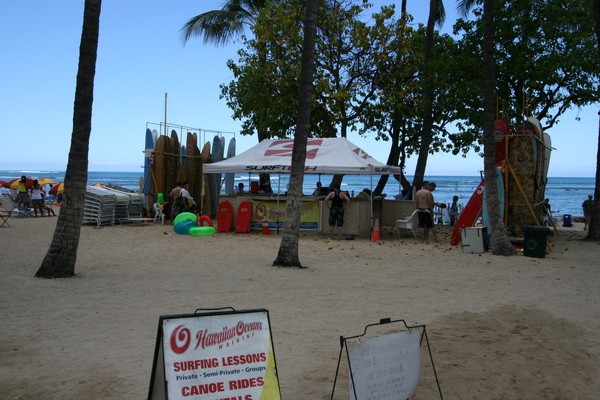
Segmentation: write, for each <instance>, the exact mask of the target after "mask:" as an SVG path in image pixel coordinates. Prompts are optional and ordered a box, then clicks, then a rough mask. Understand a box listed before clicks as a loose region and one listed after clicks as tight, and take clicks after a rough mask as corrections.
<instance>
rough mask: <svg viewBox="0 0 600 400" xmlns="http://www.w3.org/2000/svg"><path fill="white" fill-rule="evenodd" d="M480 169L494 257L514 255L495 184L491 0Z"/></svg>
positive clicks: (488, 1)
mask: <svg viewBox="0 0 600 400" xmlns="http://www.w3.org/2000/svg"><path fill="white" fill-rule="evenodd" d="M474 3H475V0H461V1H459V3H458V5H459V9H460V10H462V11H463V12H464V13H465V14H466V13H467V12H468V10H469V9H470V8H471V7H472V6H473V4H474ZM483 27H484V28H483V29H484V34H483V46H482V47H483V77H484V78H483V79H484V82H483V102H484V106H483V113H484V123H483V166H484V177H485V192H486V202H487V207H488V215H489V218H490V225H491V234H492V247H493V252H494V254H496V255H505V256H511V255H516V254H517V252H516V251H515V249H514V247H513V246H512V244H511V243H510V240H509V239H508V235H507V234H506V231H505V229H504V221H503V220H502V217H501V214H500V200H499V198H498V186H497V180H496V159H495V143H496V142H495V140H496V139H495V134H494V120H495V115H496V113H495V111H496V108H495V89H496V79H495V77H494V65H495V63H494V47H495V41H494V0H484V2H483Z"/></svg>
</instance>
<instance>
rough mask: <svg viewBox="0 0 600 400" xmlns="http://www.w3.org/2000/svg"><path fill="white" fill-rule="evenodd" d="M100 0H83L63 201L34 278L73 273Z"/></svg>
mask: <svg viewBox="0 0 600 400" xmlns="http://www.w3.org/2000/svg"><path fill="white" fill-rule="evenodd" d="M101 3H102V0H85V8H84V12H83V29H82V33H81V44H80V47H79V69H78V72H77V86H76V88H75V105H74V110H73V134H72V135H71V150H70V151H69V159H68V163H67V171H66V173H65V194H66V196H65V197H66V201H65V202H63V206H62V207H61V212H60V215H59V216H58V221H57V223H56V230H55V231H54V237H53V239H52V243H51V244H50V248H49V249H48V253H46V257H44V260H43V261H42V265H41V266H40V268H39V269H38V271H37V273H36V274H35V276H36V277H38V278H67V277H71V276H73V275H75V262H76V260H77V247H78V246H79V235H80V231H81V220H82V218H83V202H84V198H85V186H86V183H87V170H88V151H89V142H90V133H91V130H92V102H93V92H94V76H95V74H96V56H97V50H98V35H99V29H100V6H101Z"/></svg>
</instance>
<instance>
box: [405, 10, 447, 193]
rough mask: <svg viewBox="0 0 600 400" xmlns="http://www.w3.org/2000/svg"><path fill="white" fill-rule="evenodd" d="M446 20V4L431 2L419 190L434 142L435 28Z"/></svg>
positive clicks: (416, 178)
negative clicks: (433, 73)
mask: <svg viewBox="0 0 600 400" xmlns="http://www.w3.org/2000/svg"><path fill="white" fill-rule="evenodd" d="M445 19H446V13H445V10H444V2H443V1H442V0H430V1H429V17H428V18H427V27H426V30H425V57H424V60H423V62H424V67H423V83H424V85H425V88H424V91H423V103H424V106H423V127H422V130H421V144H420V146H419V156H418V158H417V166H416V168H415V176H414V179H413V186H414V187H416V188H417V189H420V188H421V185H422V183H423V177H424V176H425V167H426V166H427V158H428V156H429V146H431V142H432V140H433V133H432V131H433V100H434V88H433V79H432V74H431V69H430V68H431V62H432V60H433V43H434V40H433V39H434V34H435V32H434V28H435V25H436V24H438V25H439V26H441V25H442V24H443V23H444V20H445Z"/></svg>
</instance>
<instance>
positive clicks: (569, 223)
mask: <svg viewBox="0 0 600 400" xmlns="http://www.w3.org/2000/svg"><path fill="white" fill-rule="evenodd" d="M563 226H567V227H571V226H573V222H572V221H571V214H565V215H563Z"/></svg>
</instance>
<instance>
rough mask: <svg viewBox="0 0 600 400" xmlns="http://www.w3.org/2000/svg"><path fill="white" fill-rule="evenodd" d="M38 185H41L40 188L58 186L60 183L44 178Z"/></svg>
mask: <svg viewBox="0 0 600 400" xmlns="http://www.w3.org/2000/svg"><path fill="white" fill-rule="evenodd" d="M38 183H39V184H40V186H46V185H56V184H57V183H58V181H55V180H54V179H50V178H42V179H38Z"/></svg>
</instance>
